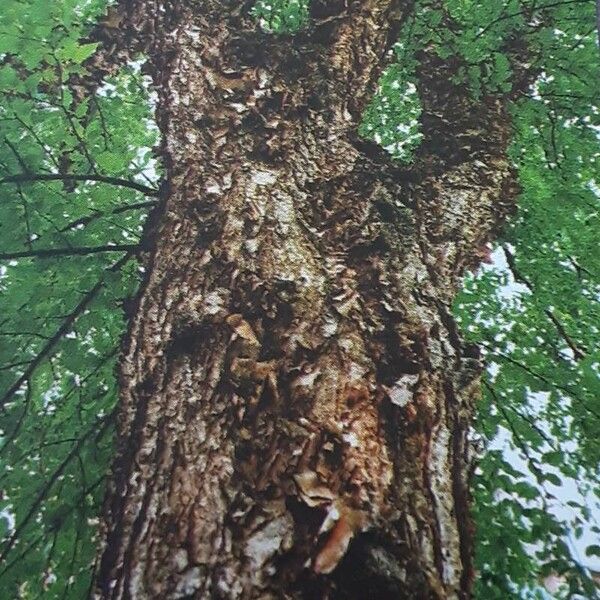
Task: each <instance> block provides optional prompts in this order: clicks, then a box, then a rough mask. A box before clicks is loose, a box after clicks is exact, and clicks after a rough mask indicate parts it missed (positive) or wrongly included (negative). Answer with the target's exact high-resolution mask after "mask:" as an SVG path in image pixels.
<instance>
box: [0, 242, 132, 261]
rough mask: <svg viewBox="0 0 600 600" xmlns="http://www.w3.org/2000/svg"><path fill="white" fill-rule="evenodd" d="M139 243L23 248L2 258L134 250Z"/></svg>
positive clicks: (81, 254) (0, 257)
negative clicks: (37, 248)
mask: <svg viewBox="0 0 600 600" xmlns="http://www.w3.org/2000/svg"><path fill="white" fill-rule="evenodd" d="M138 248H139V244H114V245H109V244H107V245H104V246H80V247H78V248H43V249H40V250H22V251H21V252H6V253H0V260H12V259H15V258H53V257H55V256H85V255H88V254H99V253H102V252H134V251H135V250H137V249H138Z"/></svg>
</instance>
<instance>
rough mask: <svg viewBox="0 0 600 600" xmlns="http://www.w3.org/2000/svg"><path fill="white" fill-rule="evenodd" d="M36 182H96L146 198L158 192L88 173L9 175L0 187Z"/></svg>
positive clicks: (1, 182) (128, 181) (134, 183)
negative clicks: (124, 189) (121, 188)
mask: <svg viewBox="0 0 600 600" xmlns="http://www.w3.org/2000/svg"><path fill="white" fill-rule="evenodd" d="M36 181H98V182H100V183H108V184H110V185H116V186H120V187H126V188H131V189H132V190H137V191H138V192H142V193H144V194H146V196H155V197H156V196H158V190H157V189H155V188H151V187H148V186H146V185H144V184H143V183H138V182H137V181H131V180H129V179H122V178H120V177H109V176H107V175H96V174H94V173H90V174H88V175H71V174H67V173H65V174H64V175H63V174H62V173H19V174H18V175H9V176H8V177H4V178H2V179H0V185H2V184H4V183H32V182H36Z"/></svg>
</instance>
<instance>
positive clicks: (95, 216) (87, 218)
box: [60, 200, 156, 233]
mask: <svg viewBox="0 0 600 600" xmlns="http://www.w3.org/2000/svg"><path fill="white" fill-rule="evenodd" d="M155 204H156V200H146V201H144V202H136V203H135V204H126V205H125V206H119V207H118V208H114V209H113V210H111V211H109V212H102V211H97V212H96V213H94V214H93V215H87V216H85V217H80V218H79V219H76V220H75V221H71V222H70V223H67V224H66V225H65V226H64V227H62V228H61V230H60V232H61V233H64V232H65V231H69V229H75V228H76V227H79V226H80V225H89V223H91V222H92V221H95V220H97V219H101V218H102V217H105V216H107V215H120V214H121V213H124V212H128V211H130V210H140V209H142V208H151V207H152V206H154V205H155Z"/></svg>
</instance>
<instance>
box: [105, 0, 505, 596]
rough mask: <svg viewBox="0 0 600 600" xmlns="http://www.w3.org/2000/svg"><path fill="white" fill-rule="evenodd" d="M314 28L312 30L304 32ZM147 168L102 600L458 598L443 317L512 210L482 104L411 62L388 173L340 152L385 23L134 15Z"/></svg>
mask: <svg viewBox="0 0 600 600" xmlns="http://www.w3.org/2000/svg"><path fill="white" fill-rule="evenodd" d="M325 6H327V7H328V8H323V7H325ZM129 8H130V14H131V15H132V27H134V28H135V27H137V28H138V30H140V31H143V33H142V34H140V35H142V36H145V37H144V39H147V44H146V47H147V48H148V52H149V65H150V69H151V71H152V74H153V77H154V81H155V84H156V86H157V90H158V93H159V107H158V113H157V114H158V121H159V125H160V128H161V131H162V133H163V136H164V143H163V149H162V152H163V157H164V160H165V165H166V168H167V185H166V186H165V190H164V202H163V205H162V207H161V210H160V212H159V213H158V214H157V215H156V217H155V219H154V221H153V225H152V227H150V228H149V230H148V239H149V240H150V243H151V244H152V250H151V251H150V252H149V255H148V259H147V264H146V270H147V272H146V275H147V276H146V281H145V283H144V286H143V289H142V292H141V296H140V299H139V306H138V308H137V311H136V313H135V315H134V316H133V318H132V321H131V327H130V331H129V334H128V339H127V344H126V350H125V353H124V356H123V359H122V366H121V389H122V395H121V408H120V423H119V445H118V458H117V460H116V461H115V466H114V473H113V481H112V487H111V491H110V494H109V497H108V500H107V504H106V515H105V534H106V535H105V537H106V543H105V548H104V552H103V556H102V560H101V566H100V569H99V573H98V577H97V591H98V596H99V597H101V598H135V599H142V598H184V597H185V598H227V599H233V598H243V599H250V598H256V599H258V598H261V599H266V598H306V599H311V600H312V599H315V600H316V599H319V598H339V599H341V598H348V599H350V598H356V599H364V598H378V599H385V598H436V599H441V598H463V599H464V598H468V597H469V595H470V587H471V581H472V577H473V568H472V564H471V552H472V534H471V525H470V520H469V517H468V505H469V492H468V481H467V480H468V473H469V468H470V463H471V459H470V451H469V443H468V440H467V434H468V427H469V423H470V419H471V415H472V411H473V403H474V399H475V397H476V395H477V390H478V387H479V382H478V378H479V373H480V364H479V361H478V356H477V353H476V352H475V351H474V350H472V349H471V350H470V349H469V348H465V346H464V345H463V343H462V342H461V339H460V336H459V334H458V332H457V329H456V326H455V324H454V321H453V318H452V316H451V314H450V311H449V304H450V302H451V301H452V298H453V296H454V294H455V292H456V290H457V287H458V285H459V281H460V275H461V273H462V272H463V271H464V269H465V268H466V267H472V266H473V265H476V264H478V262H479V261H480V258H481V256H482V255H484V254H485V252H484V247H485V244H486V243H487V241H488V239H489V238H490V236H491V235H493V233H494V232H495V231H496V230H497V228H498V226H499V224H500V223H501V222H502V220H503V219H504V217H505V215H506V213H507V211H508V208H509V206H510V203H511V199H512V197H513V195H514V194H513V193H512V192H513V189H512V188H513V185H514V184H513V178H512V174H511V172H510V169H509V166H508V162H507V159H506V156H505V150H506V144H507V135H508V118H507V115H506V114H505V108H504V106H503V103H502V102H501V101H500V100H499V99H494V98H488V99H486V100H484V101H482V102H479V103H475V102H473V101H472V100H471V99H470V98H469V96H468V94H467V93H466V92H463V91H461V90H460V89H458V88H456V87H453V86H451V85H450V83H449V77H450V75H451V74H452V69H453V68H454V67H453V66H452V65H449V64H445V63H442V62H440V61H439V60H438V59H434V58H433V57H432V56H430V55H429V54H428V53H427V52H425V53H423V55H422V56H421V68H420V92H421V95H422V100H423V104H424V118H423V127H424V134H425V141H424V144H423V146H422V149H421V150H420V154H419V156H418V158H417V160H416V162H415V164H414V166H413V167H411V168H410V169H404V170H403V169H400V168H398V167H395V166H394V165H393V164H391V162H390V161H389V160H388V159H387V158H386V156H385V155H384V153H382V152H380V151H379V150H378V149H376V148H374V147H372V146H371V145H370V144H366V143H363V142H360V141H358V140H357V138H356V133H355V132H356V128H357V124H358V122H359V120H360V115H361V112H362V109H363V108H364V105H365V102H366V101H367V100H368V98H369V97H370V95H371V94H372V92H373V89H374V86H375V83H376V80H377V77H378V75H379V73H380V70H381V68H382V65H383V63H384V62H385V57H386V55H387V52H388V50H389V48H390V45H391V44H392V43H393V42H394V41H396V35H397V31H398V25H399V23H400V21H401V19H402V18H403V16H404V15H405V12H406V11H408V10H410V6H408V5H407V3H405V2H399V1H394V0H364V1H362V2H349V3H342V2H339V3H338V2H333V3H319V2H316V3H315V6H314V7H313V10H314V13H315V14H314V15H313V16H314V18H315V20H316V21H317V22H320V23H321V24H320V25H318V26H314V27H313V28H312V29H311V30H310V32H309V33H306V34H300V35H298V36H296V37H294V38H293V39H291V38H273V37H269V36H266V35H263V34H261V33H259V32H257V31H256V29H255V26H254V24H253V23H252V21H251V20H250V19H249V18H248V17H247V6H245V5H242V6H240V4H239V3H238V2H211V1H207V2H202V3H196V2H193V3H187V2H186V3H178V4H176V5H174V4H172V3H170V2H167V1H158V0H157V1H156V2H150V3H145V2H140V3H139V4H135V3H134V4H131V5H130V7H129Z"/></svg>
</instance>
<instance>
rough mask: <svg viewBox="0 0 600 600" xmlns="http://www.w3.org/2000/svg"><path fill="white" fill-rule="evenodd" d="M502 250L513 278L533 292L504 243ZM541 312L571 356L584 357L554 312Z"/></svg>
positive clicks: (576, 358) (548, 310)
mask: <svg viewBox="0 0 600 600" xmlns="http://www.w3.org/2000/svg"><path fill="white" fill-rule="evenodd" d="M502 250H503V251H504V256H506V262H507V264H508V267H509V269H510V270H511V273H512V274H513V277H514V278H515V280H516V281H518V282H519V283H522V284H523V285H525V286H526V287H527V288H528V289H529V291H530V292H531V293H535V290H534V287H533V284H532V283H531V281H529V279H527V278H526V277H525V276H524V275H523V274H522V273H521V272H520V271H519V270H518V268H517V265H516V262H515V257H514V255H513V254H512V252H511V251H510V250H509V249H508V248H507V247H506V245H503V246H502ZM543 312H544V314H545V315H546V316H547V317H548V318H549V319H550V321H552V324H553V325H554V327H555V328H556V330H557V331H558V333H559V334H560V336H561V337H562V338H563V340H564V341H565V342H566V344H567V346H569V348H570V349H571V352H573V358H574V359H575V360H581V359H583V358H585V352H584V351H583V350H581V348H579V346H577V344H576V343H575V341H574V340H573V338H572V337H571V336H570V335H569V334H568V333H567V330H566V329H565V327H564V325H563V324H562V323H561V322H560V321H559V320H558V318H557V317H556V315H555V314H554V312H553V311H552V310H550V309H549V308H544V309H543Z"/></svg>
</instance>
